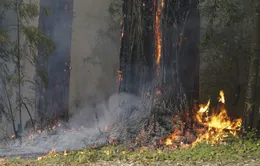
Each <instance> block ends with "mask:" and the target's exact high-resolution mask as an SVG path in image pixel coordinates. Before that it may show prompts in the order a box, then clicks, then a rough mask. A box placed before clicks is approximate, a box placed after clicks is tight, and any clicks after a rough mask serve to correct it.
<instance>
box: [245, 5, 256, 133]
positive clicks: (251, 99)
mask: <svg viewBox="0 0 260 166" xmlns="http://www.w3.org/2000/svg"><path fill="white" fill-rule="evenodd" d="M255 12H256V16H255V24H256V25H255V31H254V35H253V36H255V39H254V42H253V45H252V55H251V58H250V67H249V76H248V84H247V90H246V99H245V110H244V119H243V126H244V128H245V130H247V131H248V130H250V129H252V128H257V125H258V120H259V119H258V118H259V117H258V110H257V105H256V104H257V103H256V89H257V79H258V70H259V57H260V1H258V3H257V5H256V7H255Z"/></svg>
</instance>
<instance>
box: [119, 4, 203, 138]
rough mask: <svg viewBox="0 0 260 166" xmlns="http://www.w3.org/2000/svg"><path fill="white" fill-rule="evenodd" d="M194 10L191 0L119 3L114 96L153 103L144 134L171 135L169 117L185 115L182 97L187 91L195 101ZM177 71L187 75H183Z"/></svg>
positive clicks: (196, 20)
mask: <svg viewBox="0 0 260 166" xmlns="http://www.w3.org/2000/svg"><path fill="white" fill-rule="evenodd" d="M197 5H198V1H197V0H193V1H192V2H190V1H189V0H179V1H175V0H167V1H166V0H154V1H147V0H132V1H130V0H125V1H124V4H123V14H124V23H123V28H122V29H123V35H122V36H123V37H122V41H121V42H122V43H121V52H120V71H121V73H122V75H121V76H122V80H121V82H120V88H119V91H120V92H127V93H134V94H136V95H141V94H143V93H147V92H151V94H152V96H153V97H152V101H153V102H152V107H151V109H150V110H148V111H149V112H150V115H149V117H147V119H148V120H147V121H146V122H147V123H146V124H145V125H144V126H145V127H144V130H145V131H147V132H148V133H149V134H151V133H153V135H154V134H155V135H158V133H160V138H161V137H162V136H163V135H164V136H165V135H167V134H169V132H171V127H172V117H173V115H174V114H175V113H179V112H182V111H186V110H187V109H188V108H187V102H186V101H187V100H186V97H185V96H187V95H185V93H188V92H189V91H192V90H193V91H195V93H194V92H193V94H195V95H193V96H192V97H194V96H196V99H197V98H198V85H199V84H198V76H199V75H198V69H199V58H198V43H199V30H200V29H199V25H200V22H199V13H198V12H197ZM194 26H195V27H194ZM186 38H187V39H186ZM180 56H183V57H180ZM183 70H189V71H187V72H190V73H189V74H186V75H183ZM180 75H183V76H182V77H180ZM180 78H182V79H180ZM184 81H185V84H184V83H183V82H184ZM148 83H150V84H152V86H151V87H148V86H147V84H148ZM183 85H185V87H184V89H183ZM190 101H192V100H191V99H190ZM192 104H193V103H190V105H192ZM130 119H131V118H130ZM142 122H143V121H142ZM129 123H131V124H132V122H129ZM133 124H135V125H136V127H137V128H138V129H137V130H139V129H142V127H138V123H133ZM128 126H130V125H128ZM139 126H140V125H139ZM126 128H127V127H126ZM137 133H138V134H139V133H140V131H137ZM131 134H132V135H133V133H131ZM155 135H154V136H155ZM121 138H122V137H121Z"/></svg>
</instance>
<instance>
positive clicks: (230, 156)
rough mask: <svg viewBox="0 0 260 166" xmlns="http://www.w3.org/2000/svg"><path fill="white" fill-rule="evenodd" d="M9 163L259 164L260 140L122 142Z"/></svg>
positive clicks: (129, 165)
mask: <svg viewBox="0 0 260 166" xmlns="http://www.w3.org/2000/svg"><path fill="white" fill-rule="evenodd" d="M0 165H6V166H36V165H37V166H49V165H50V166H52V165H55V166H68V165H74V166H146V165H160V166H166V165H187V166H190V165H212V166H213V165H216V166H217V165H218V166H219V165H234V166H237V165H248V166H254V165H255V166H259V165H260V140H259V139H258V140H253V139H246V140H242V139H239V138H237V139H234V140H232V141H228V142H224V143H221V144H218V145H209V144H206V143H201V144H198V145H197V146H195V147H193V148H191V147H190V148H185V149H182V150H173V149H172V148H170V147H167V148H164V149H163V150H162V149H147V148H144V147H142V148H138V149H137V148H136V149H135V150H131V149H130V148H126V147H124V146H122V145H118V146H106V147H103V148H99V149H84V150H78V151H70V152H67V153H60V154H59V153H51V154H48V155H46V156H43V157H42V158H40V159H39V158H38V159H25V158H13V159H0Z"/></svg>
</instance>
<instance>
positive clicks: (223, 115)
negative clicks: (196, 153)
mask: <svg viewBox="0 0 260 166" xmlns="http://www.w3.org/2000/svg"><path fill="white" fill-rule="evenodd" d="M219 95H220V97H219V109H218V110H217V111H216V112H214V111H212V113H211V114H210V115H209V106H210V100H209V101H208V103H207V104H206V105H200V106H199V109H198V110H197V111H196V112H195V115H194V116H192V120H193V126H192V129H189V128H187V123H185V122H186V121H185V120H184V121H183V120H181V121H180V122H179V125H177V126H178V127H175V128H174V130H173V132H172V133H171V134H170V135H169V136H168V137H167V138H166V139H165V141H164V144H165V145H167V146H173V147H178V146H181V147H187V146H195V145H196V144H198V143H200V142H206V143H210V144H216V143H219V142H221V141H223V140H224V139H225V138H226V137H227V136H228V135H234V136H235V135H237V132H238V131H239V130H240V128H241V124H242V119H235V120H231V119H230V117H229V116H228V114H227V111H226V109H225V108H224V104H225V98H224V92H223V91H220V94H219ZM178 118H179V117H178V116H175V117H174V119H173V121H174V122H176V121H177V120H178ZM175 124H176V123H175Z"/></svg>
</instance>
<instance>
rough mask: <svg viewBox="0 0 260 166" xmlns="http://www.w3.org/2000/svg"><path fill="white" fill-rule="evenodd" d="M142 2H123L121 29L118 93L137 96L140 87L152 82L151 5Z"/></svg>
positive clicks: (137, 0)
mask: <svg viewBox="0 0 260 166" xmlns="http://www.w3.org/2000/svg"><path fill="white" fill-rule="evenodd" d="M143 1H144V0H136V1H128V0H125V1H124V2H123V17H124V21H123V25H122V39H121V51H120V71H121V73H122V80H121V82H120V87H119V91H120V92H127V93H134V94H137V95H138V94H139V93H140V92H139V91H140V88H141V86H142V83H145V82H146V80H149V79H151V78H152V76H151V73H152V72H151V68H152V64H153V58H152V53H153V47H151V46H152V42H153V36H152V34H153V25H152V23H153V22H152V14H153V11H152V10H150V8H149V7H151V5H152V3H151V2H149V1H148V3H146V4H145V6H143Z"/></svg>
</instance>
